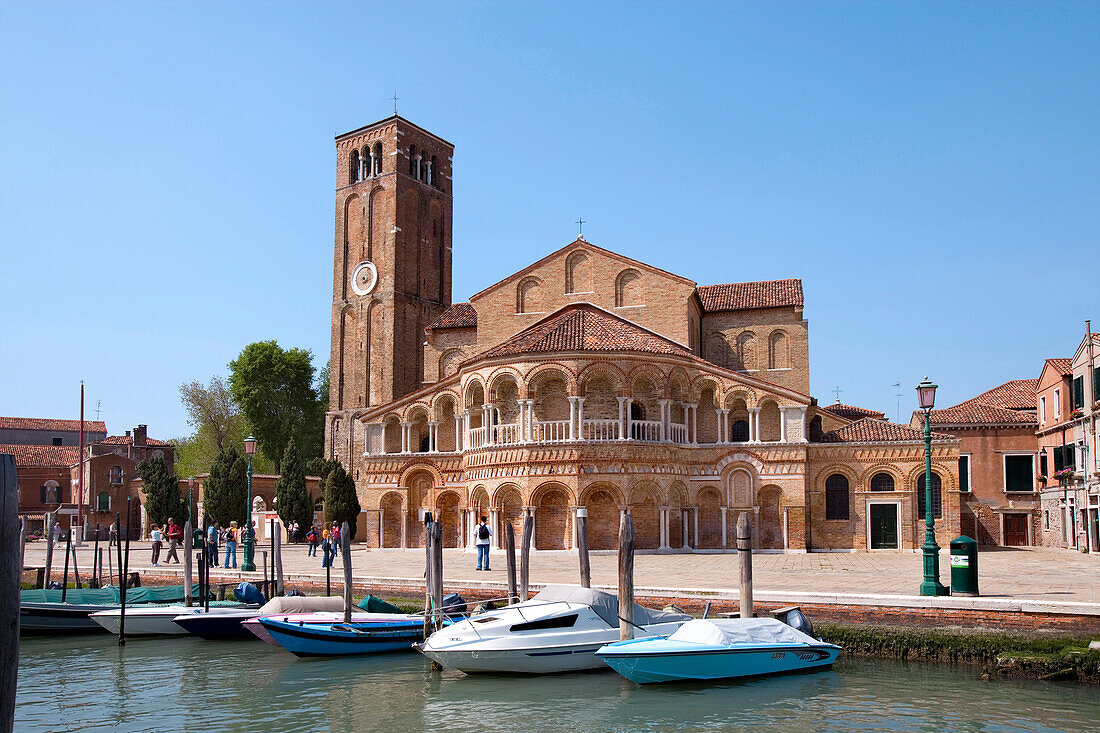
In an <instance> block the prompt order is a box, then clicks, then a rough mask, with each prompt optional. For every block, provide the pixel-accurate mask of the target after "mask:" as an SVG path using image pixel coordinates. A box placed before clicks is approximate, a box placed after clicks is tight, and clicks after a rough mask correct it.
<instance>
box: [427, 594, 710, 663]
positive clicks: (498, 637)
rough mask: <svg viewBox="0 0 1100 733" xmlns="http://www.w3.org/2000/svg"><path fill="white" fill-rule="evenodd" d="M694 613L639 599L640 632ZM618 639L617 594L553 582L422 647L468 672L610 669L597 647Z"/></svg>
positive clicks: (659, 632)
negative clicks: (647, 604)
mask: <svg viewBox="0 0 1100 733" xmlns="http://www.w3.org/2000/svg"><path fill="white" fill-rule="evenodd" d="M690 618H691V617H690V616H685V615H684V614H681V613H672V612H669V611H655V610H653V609H649V608H643V607H642V606H639V605H638V604H634V621H633V622H634V624H636V628H635V629H634V635H635V637H637V638H646V637H650V636H667V635H669V634H671V633H672V632H674V631H675V630H676V629H678V628H680V626H681V625H682V624H683V623H684V622H685V621H688V620H690ZM618 640H619V599H618V598H616V597H615V596H614V595H612V594H610V593H606V592H604V591H601V590H592V589H590V588H582V587H580V586H570V585H555V586H548V587H547V588H545V589H544V590H543V591H541V592H540V593H538V594H537V595H536V596H535V597H534V598H532V599H530V600H528V601H523V602H522V603H517V604H515V605H511V606H505V607H504V608H500V609H496V610H493V611H487V612H485V613H482V614H478V615H476V616H472V617H471V618H469V619H466V620H464V621H460V622H458V623H456V624H453V625H451V626H448V627H447V628H444V629H441V630H439V631H437V632H435V633H434V634H432V635H431V636H430V637H428V639H427V640H426V641H425V642H424V643H423V644H420V645H418V646H417V648H418V649H419V650H420V651H421V652H422V653H423V654H424V656H426V657H428V658H429V659H431V660H433V661H435V662H438V663H439V664H440V665H442V666H443V667H449V668H452V669H460V670H462V671H463V672H519V673H524V674H544V673H549V672H570V671H575V670H582V669H599V668H601V667H602V668H607V665H606V664H605V663H604V662H603V661H602V660H601V659H600V658H599V657H597V656H596V650H597V649H599V648H600V647H601V646H603V645H604V644H610V643H611V642H614V641H618Z"/></svg>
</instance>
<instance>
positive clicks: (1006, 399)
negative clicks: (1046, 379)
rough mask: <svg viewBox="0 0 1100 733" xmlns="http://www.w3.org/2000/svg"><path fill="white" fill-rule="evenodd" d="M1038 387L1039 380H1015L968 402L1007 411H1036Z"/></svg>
mask: <svg viewBox="0 0 1100 733" xmlns="http://www.w3.org/2000/svg"><path fill="white" fill-rule="evenodd" d="M1038 387H1039V380H1038V379H1013V380H1011V381H1008V382H1005V383H1004V384H1002V385H1001V386H1000V387H994V388H993V389H991V390H989V391H988V392H982V393H981V394H980V395H978V396H977V397H975V398H974V399H972V400H967V402H981V403H982V404H983V405H992V406H994V407H1003V408H1005V409H1006V410H1034V409H1035V390H1036V389H1037V388H1038ZM964 404H965V403H964Z"/></svg>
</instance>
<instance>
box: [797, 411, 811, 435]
mask: <svg viewBox="0 0 1100 733" xmlns="http://www.w3.org/2000/svg"><path fill="white" fill-rule="evenodd" d="M799 410H801V412H802V440H801V441H799V442H801V443H809V442H810V424H809V422H807V421H806V415H807V414H809V412H810V410H809V408H807V407H805V406H803V407H800V408H799Z"/></svg>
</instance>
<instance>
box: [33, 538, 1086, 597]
mask: <svg viewBox="0 0 1100 733" xmlns="http://www.w3.org/2000/svg"><path fill="white" fill-rule="evenodd" d="M62 549H63V547H62ZM78 556H79V562H80V567H81V571H82V573H87V572H88V570H89V569H90V567H91V557H92V552H91V549H90V545H85V547H84V548H82V549H81V550H79V552H78ZM149 556H150V550H149V543H147V542H132V543H131V545H130V569H131V571H142V570H148V569H150V568H151V565H150V562H149ZM240 557H241V552H240V551H239V550H238V562H239V560H240ZM44 562H45V544H44V543H42V542H34V543H30V544H28V545H27V552H26V560H25V564H26V565H28V566H36V565H42V564H43V563H44ZM256 562H257V566H258V567H259V566H260V565H261V560H260V555H259V553H258V552H257V555H256ZM591 562H592V582H593V584H595V585H609V586H614V585H615V584H616V583H617V558H616V555H615V554H614V553H609V554H594V555H592V557H591ZM978 562H979V582H980V586H981V593H982V597H983V598H1005V599H1016V600H1027V601H1043V602H1049V601H1061V602H1071V603H1098V604H1100V557H1096V556H1092V555H1084V554H1081V553H1078V552H1071V551H1066V550H1055V549H1046V548H1011V549H1009V548H989V549H985V550H983V551H982V552H981V553H980V554H979V558H978ZM63 565H64V560H63V553H61V552H57V553H56V554H55V558H54V570H55V571H61V570H62V568H63ZM474 565H475V555H474V554H473V553H469V552H465V551H463V550H446V551H445V552H444V577H445V579H446V581H447V582H449V583H466V582H473V583H480V582H486V581H489V582H495V583H503V582H505V581H506V573H505V567H506V565H505V558H504V555H503V554H494V555H493V556H492V565H493V569H492V571H491V572H488V573H486V572H478V571H476V570H474ZM352 566H353V568H354V575H355V577H356V578H357V579H358V578H361V577H371V578H400V579H410V580H415V579H418V578H420V577H422V576H423V572H424V550H423V549H416V550H377V549H374V550H368V549H366V548H363V547H359V546H353V556H352ZM176 567H177V566H176V565H174V564H173V565H164V564H163V557H162V568H161V569H173V570H174V569H175V568H176ZM283 568H284V571H285V572H286V573H287V574H288V575H310V574H315V575H319V576H321V577H323V575H324V571H323V570H322V568H321V561H320V559H319V558H312V557H307V556H306V546H305V545H285V546H284V547H283ZM737 572H738V571H737V556H736V554H699V555H649V554H639V555H637V556H636V557H635V584H636V586H637V587H638V588H639V590H641V589H672V590H676V591H692V590H708V591H714V590H719V591H727V592H733V593H736V590H737V586H738V580H737V577H738V576H737ZM921 573H922V570H921V555H920V553H915V552H894V551H883V552H871V553H868V552H861V553H806V554H756V555H753V582H754V587H755V590H756V591H757V592H758V593H761V594H765V593H768V592H786V593H799V594H806V593H814V594H836V595H860V596H865V595H880V594H881V595H897V596H914V595H916V594H917V588H918V586H919V585H920V581H921ZM940 573H941V580H942V581H943V582H944V583H945V584H949V583H950V565H949V561H948V557H947V552H946V551H944V552H942V553H941V555H940ZM222 574H224V576H225V578H224V579H225V581H228V580H232V579H234V578H237V577H239V573H233V572H231V571H219V572H218V573H217V574H216V575H215V580H218V579H219V578H218V576H219V575H222ZM332 576H333V580H334V582H339V579H340V578H342V577H343V574H342V566H341V558H337V560H336V563H335V565H334V566H333V569H332ZM577 581H578V571H577V556H576V554H574V553H569V552H548V551H542V552H534V553H532V555H531V582H532V583H576V582H577Z"/></svg>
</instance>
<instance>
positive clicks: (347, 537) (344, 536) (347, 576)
mask: <svg viewBox="0 0 1100 733" xmlns="http://www.w3.org/2000/svg"><path fill="white" fill-rule="evenodd" d="M340 549H341V550H342V554H343V556H344V623H346V624H350V623H351V591H352V587H351V527H349V526H348V523H347V522H344V523H343V524H342V525H340Z"/></svg>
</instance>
